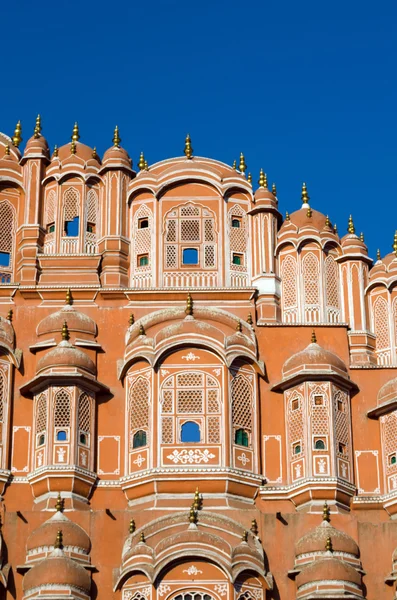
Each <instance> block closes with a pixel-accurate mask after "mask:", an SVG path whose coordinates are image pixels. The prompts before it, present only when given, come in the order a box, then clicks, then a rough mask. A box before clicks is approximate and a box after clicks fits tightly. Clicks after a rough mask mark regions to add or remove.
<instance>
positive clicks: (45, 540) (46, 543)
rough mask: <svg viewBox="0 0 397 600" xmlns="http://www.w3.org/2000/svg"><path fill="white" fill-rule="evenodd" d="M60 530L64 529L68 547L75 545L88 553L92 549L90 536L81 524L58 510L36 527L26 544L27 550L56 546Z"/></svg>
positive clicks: (84, 552) (74, 546)
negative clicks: (55, 542) (55, 541)
mask: <svg viewBox="0 0 397 600" xmlns="http://www.w3.org/2000/svg"><path fill="white" fill-rule="evenodd" d="M59 530H62V534H63V539H64V540H65V546H66V547H73V548H74V549H78V550H80V551H81V552H82V553H83V554H88V553H89V551H90V549H91V542H90V538H89V536H88V535H87V533H86V532H85V531H84V529H83V528H82V527H80V525H77V523H73V521H71V520H70V519H68V518H67V517H66V516H65V515H64V514H63V513H61V512H60V511H57V512H56V513H55V514H54V515H52V517H51V518H50V519H48V521H45V522H44V523H42V525H40V526H39V527H38V528H37V529H35V530H34V531H33V532H32V533H31V534H30V536H29V537H28V541H27V544H26V549H27V552H28V553H29V552H32V551H33V550H37V549H38V548H50V547H53V546H54V540H55V539H56V535H57V533H58V531H59Z"/></svg>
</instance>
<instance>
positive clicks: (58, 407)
mask: <svg viewBox="0 0 397 600" xmlns="http://www.w3.org/2000/svg"><path fill="white" fill-rule="evenodd" d="M54 404H55V406H54V425H55V427H70V395H69V394H68V392H67V391H66V390H60V391H59V392H58V393H57V395H56V396H55V403H54Z"/></svg>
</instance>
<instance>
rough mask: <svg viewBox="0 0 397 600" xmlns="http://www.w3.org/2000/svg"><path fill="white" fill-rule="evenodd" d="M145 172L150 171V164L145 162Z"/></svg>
mask: <svg viewBox="0 0 397 600" xmlns="http://www.w3.org/2000/svg"><path fill="white" fill-rule="evenodd" d="M145 171H149V163H148V161H147V160H145Z"/></svg>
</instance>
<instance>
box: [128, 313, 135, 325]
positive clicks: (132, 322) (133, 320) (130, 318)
mask: <svg viewBox="0 0 397 600" xmlns="http://www.w3.org/2000/svg"><path fill="white" fill-rule="evenodd" d="M134 323H135V317H134V315H133V313H131V314H130V316H129V317H128V325H130V326H131V325H133V324H134Z"/></svg>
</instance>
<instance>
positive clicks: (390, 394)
mask: <svg viewBox="0 0 397 600" xmlns="http://www.w3.org/2000/svg"><path fill="white" fill-rule="evenodd" d="M396 399H397V377H395V378H394V379H390V381H387V382H386V383H385V384H384V385H382V387H381V388H380V390H379V392H378V404H385V403H386V402H391V401H392V400H396Z"/></svg>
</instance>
